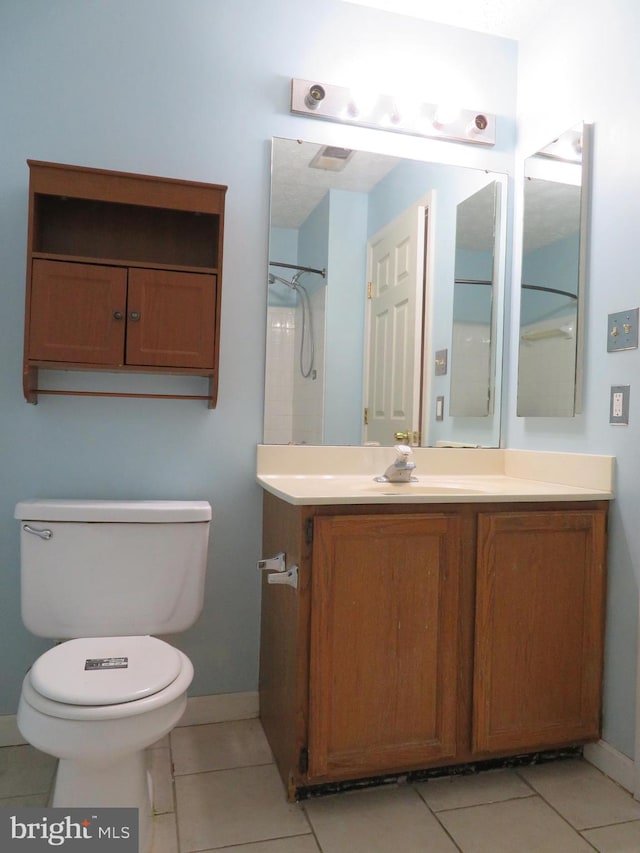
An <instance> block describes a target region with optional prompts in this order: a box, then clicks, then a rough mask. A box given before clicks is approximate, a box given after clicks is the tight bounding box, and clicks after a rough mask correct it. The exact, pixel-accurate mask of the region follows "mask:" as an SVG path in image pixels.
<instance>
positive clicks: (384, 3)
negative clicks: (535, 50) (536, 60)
mask: <svg viewBox="0 0 640 853" xmlns="http://www.w3.org/2000/svg"><path fill="white" fill-rule="evenodd" d="M344 2H347V3H356V4H358V5H359V6H370V7H371V8H373V9H383V10H384V11H386V12H396V13H397V14H400V15H410V16H411V17H414V18H422V19H423V20H426V21H436V22H437V23H440V24H449V25H450V26H453V27H462V28H463V29H466V30H475V31H476V32H481V33H488V34H489V35H494V36H501V37H503V38H509V39H516V40H520V39H522V38H524V37H525V36H526V35H527V33H528V32H530V31H531V30H532V29H534V28H535V27H536V26H537V25H538V24H539V23H540V22H541V21H544V20H545V19H548V16H549V14H550V12H551V10H552V9H553V7H554V6H556V5H557V3H558V0H344Z"/></svg>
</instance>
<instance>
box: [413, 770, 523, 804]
mask: <svg viewBox="0 0 640 853" xmlns="http://www.w3.org/2000/svg"><path fill="white" fill-rule="evenodd" d="M414 787H415V788H416V790H417V791H418V792H419V793H420V796H421V797H422V798H423V800H424V801H425V802H426V803H427V805H428V806H429V808H430V809H432V810H433V811H434V812H439V811H442V810H443V809H459V808H464V807H465V806H479V805H483V804H485V803H499V802H501V801H502V800H512V799H516V798H517V797H532V796H534V791H533V790H532V789H531V787H530V786H529V785H527V783H526V782H524V781H523V780H522V779H521V778H520V777H519V776H518V774H517V773H516V772H515V771H514V770H488V771H485V772H483V773H473V774H469V775H453V776H444V777H442V778H439V779H430V780H429V781H428V782H420V783H418V784H416V785H415V786H414Z"/></svg>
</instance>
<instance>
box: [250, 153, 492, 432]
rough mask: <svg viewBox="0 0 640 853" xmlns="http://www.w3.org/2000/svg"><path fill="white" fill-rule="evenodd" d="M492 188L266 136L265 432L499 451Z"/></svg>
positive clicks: (410, 165)
mask: <svg viewBox="0 0 640 853" xmlns="http://www.w3.org/2000/svg"><path fill="white" fill-rule="evenodd" d="M506 189H507V178H506V175H503V174H499V173H496V172H489V171H485V170H481V169H472V168H468V167H462V166H451V165H443V164H434V163H425V162H420V161H412V160H404V159H399V158H396V157H391V156H387V155H381V154H373V153H368V152H363V151H354V150H351V149H344V148H339V147H335V146H326V145H320V144H315V143H310V142H302V141H300V140H291V139H275V140H274V141H273V154H272V186H271V222H270V235H269V268H268V271H267V273H266V276H265V277H266V282H265V284H266V286H267V287H268V309H267V358H266V383H265V428H264V441H265V443H267V444H332V445H357V444H363V443H375V444H381V445H392V444H394V443H397V442H398V441H403V442H405V443H409V444H414V445H422V446H436V445H453V446H459V445H469V446H483V447H497V446H499V443H500V392H501V376H500V372H499V366H500V364H501V360H502V359H501V353H502V339H503V303H504V281H505V244H506V223H505V219H506V217H505V210H506Z"/></svg>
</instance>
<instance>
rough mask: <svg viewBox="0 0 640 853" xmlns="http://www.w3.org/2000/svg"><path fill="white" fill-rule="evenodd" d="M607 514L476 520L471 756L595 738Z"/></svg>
mask: <svg viewBox="0 0 640 853" xmlns="http://www.w3.org/2000/svg"><path fill="white" fill-rule="evenodd" d="M605 522H606V511H579V510H578V511H569V512H563V511H556V512H522V513H520V512H503V513H495V514H494V513H486V514H482V513H481V514H480V516H479V520H478V573H477V604H476V641H475V673H474V735H473V749H474V751H475V752H476V753H484V752H488V753H491V752H504V751H505V750H506V751H509V750H510V751H513V750H518V749H526V750H528V751H531V750H533V749H541V748H545V747H551V746H556V745H562V744H568V743H572V742H577V741H584V740H589V739H594V738H597V737H598V734H599V727H600V695H601V678H602V661H603V631H604V582H605V538H606V533H605Z"/></svg>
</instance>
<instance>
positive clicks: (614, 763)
mask: <svg viewBox="0 0 640 853" xmlns="http://www.w3.org/2000/svg"><path fill="white" fill-rule="evenodd" d="M584 757H585V758H586V760H587V761H588V762H589V763H590V764H593V765H594V767H597V768H598V770H601V771H602V772H603V773H604V774H605V775H606V776H608V777H609V778H610V779H613V781H614V782H617V783H618V785H620V786H621V787H623V788H624V789H625V790H626V791H629V793H631V794H633V793H635V783H636V769H635V762H634V761H633V759H631V758H629V756H628V755H623V754H622V753H621V752H618V750H617V749H615V747H613V746H611V744H608V743H607V742H606V741H604V740H599V741H598V742H597V743H588V744H587V745H586V746H585V748H584Z"/></svg>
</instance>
